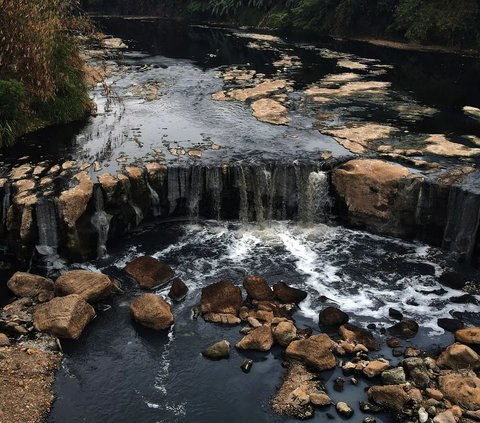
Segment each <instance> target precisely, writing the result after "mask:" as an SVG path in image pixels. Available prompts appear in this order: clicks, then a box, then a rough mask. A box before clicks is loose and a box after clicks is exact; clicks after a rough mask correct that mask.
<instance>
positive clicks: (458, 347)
mask: <svg viewBox="0 0 480 423" xmlns="http://www.w3.org/2000/svg"><path fill="white" fill-rule="evenodd" d="M437 365H438V366H440V367H448V368H449V369H453V370H459V369H473V370H475V369H478V368H479V367H480V356H479V355H478V354H477V353H476V352H475V351H473V350H472V349H471V348H470V347H468V346H466V345H463V344H459V343H455V344H453V345H450V346H449V347H448V348H447V349H446V350H445V351H443V352H442V354H440V357H438V360H437Z"/></svg>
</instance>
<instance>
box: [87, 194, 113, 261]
mask: <svg viewBox="0 0 480 423" xmlns="http://www.w3.org/2000/svg"><path fill="white" fill-rule="evenodd" d="M93 196H94V204H95V213H94V214H93V216H92V219H91V223H92V226H93V227H94V228H95V231H96V233H97V256H98V258H102V257H104V256H105V255H106V253H107V241H108V230H109V228H110V219H111V216H110V215H109V214H107V212H105V209H104V199H103V191H102V188H101V187H100V186H95V188H94V192H93Z"/></svg>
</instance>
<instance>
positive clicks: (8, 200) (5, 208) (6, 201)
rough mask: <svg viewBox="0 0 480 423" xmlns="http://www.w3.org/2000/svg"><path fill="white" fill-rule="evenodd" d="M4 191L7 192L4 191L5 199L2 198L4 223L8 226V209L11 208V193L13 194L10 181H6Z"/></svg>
mask: <svg viewBox="0 0 480 423" xmlns="http://www.w3.org/2000/svg"><path fill="white" fill-rule="evenodd" d="M4 191H5V192H4V193H3V199H2V225H3V226H6V224H7V215H8V209H9V208H10V204H11V194H12V186H11V184H10V182H6V183H5V186H4Z"/></svg>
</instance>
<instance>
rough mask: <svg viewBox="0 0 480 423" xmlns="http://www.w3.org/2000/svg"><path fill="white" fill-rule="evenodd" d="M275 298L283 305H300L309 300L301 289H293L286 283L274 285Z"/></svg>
mask: <svg viewBox="0 0 480 423" xmlns="http://www.w3.org/2000/svg"><path fill="white" fill-rule="evenodd" d="M273 292H274V293H275V297H276V298H277V299H278V300H279V301H281V302H282V303H294V304H298V303H300V302H301V301H303V300H304V299H305V298H307V295H308V294H307V293H306V292H305V291H302V290H301V289H297V288H292V287H290V286H288V285H287V284H286V283H284V282H277V283H276V284H275V285H273Z"/></svg>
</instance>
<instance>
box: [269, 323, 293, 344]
mask: <svg viewBox="0 0 480 423" xmlns="http://www.w3.org/2000/svg"><path fill="white" fill-rule="evenodd" d="M273 336H274V337H275V341H277V343H278V344H280V345H281V346H282V347H287V346H288V345H289V344H290V342H292V341H293V340H294V339H295V338H296V336H297V328H296V327H295V325H294V324H293V323H292V322H280V323H279V324H278V325H277V326H276V327H275V329H274V330H273Z"/></svg>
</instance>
